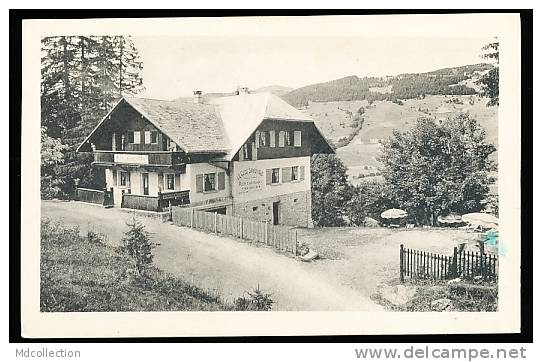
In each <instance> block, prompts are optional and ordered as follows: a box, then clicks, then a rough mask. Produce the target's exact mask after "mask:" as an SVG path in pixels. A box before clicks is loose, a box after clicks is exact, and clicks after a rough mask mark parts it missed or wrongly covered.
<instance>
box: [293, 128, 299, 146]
mask: <svg viewBox="0 0 542 362" xmlns="http://www.w3.org/2000/svg"><path fill="white" fill-rule="evenodd" d="M294 147H301V131H294Z"/></svg>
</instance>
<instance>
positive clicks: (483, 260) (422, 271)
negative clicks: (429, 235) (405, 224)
mask: <svg viewBox="0 0 542 362" xmlns="http://www.w3.org/2000/svg"><path fill="white" fill-rule="evenodd" d="M399 253H400V254H399V268H400V279H401V281H404V279H405V277H410V278H411V279H444V280H445V279H454V278H458V277H461V278H463V279H474V278H477V277H478V278H481V279H483V280H497V278H498V270H499V269H498V265H499V258H498V257H497V255H494V254H488V253H483V254H482V253H478V252H472V251H462V252H459V251H458V249H457V247H455V248H454V252H453V254H452V255H442V254H435V253H429V252H426V251H421V250H413V249H407V248H405V247H404V246H403V245H401V246H400V250H399Z"/></svg>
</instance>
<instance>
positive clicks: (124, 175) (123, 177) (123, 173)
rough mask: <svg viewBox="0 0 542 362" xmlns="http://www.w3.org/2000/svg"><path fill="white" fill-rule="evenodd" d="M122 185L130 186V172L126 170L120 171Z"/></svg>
mask: <svg viewBox="0 0 542 362" xmlns="http://www.w3.org/2000/svg"><path fill="white" fill-rule="evenodd" d="M119 181H120V182H119V184H120V186H130V174H129V173H128V172H126V171H119Z"/></svg>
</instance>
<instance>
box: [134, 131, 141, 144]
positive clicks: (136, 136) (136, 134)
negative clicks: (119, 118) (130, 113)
mask: <svg viewBox="0 0 542 362" xmlns="http://www.w3.org/2000/svg"><path fill="white" fill-rule="evenodd" d="M140 143H141V132H140V131H134V145H138V144H140Z"/></svg>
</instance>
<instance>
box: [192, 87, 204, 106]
mask: <svg viewBox="0 0 542 362" xmlns="http://www.w3.org/2000/svg"><path fill="white" fill-rule="evenodd" d="M193 92H194V103H203V93H202V91H200V90H195V91H193Z"/></svg>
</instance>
